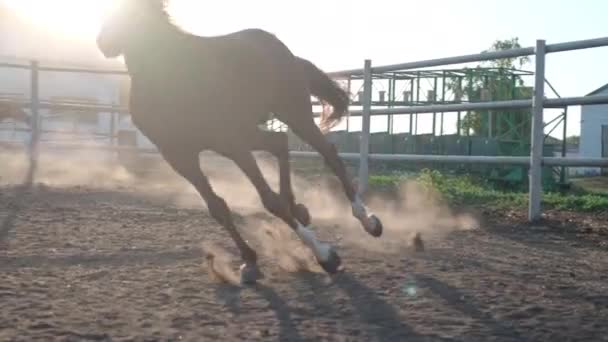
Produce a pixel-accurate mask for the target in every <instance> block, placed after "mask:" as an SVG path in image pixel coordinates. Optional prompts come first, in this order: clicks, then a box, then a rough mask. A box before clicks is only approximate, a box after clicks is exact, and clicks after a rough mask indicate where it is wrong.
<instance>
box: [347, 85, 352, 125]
mask: <svg viewBox="0 0 608 342" xmlns="http://www.w3.org/2000/svg"><path fill="white" fill-rule="evenodd" d="M351 83H352V76H350V75H349V76H348V81H346V88H347V89H348V97H349V98H350V90H351V87H352V85H351ZM346 132H350V116H348V115H347V116H346Z"/></svg>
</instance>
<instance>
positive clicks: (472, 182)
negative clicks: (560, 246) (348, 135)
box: [370, 170, 608, 212]
mask: <svg viewBox="0 0 608 342" xmlns="http://www.w3.org/2000/svg"><path fill="white" fill-rule="evenodd" d="M406 180H412V181H415V182H417V183H418V184H420V185H421V186H423V187H424V188H426V189H429V190H434V191H436V192H438V193H439V194H441V196H442V198H443V200H445V201H446V202H447V203H448V204H451V205H459V206H460V205H464V206H480V205H483V206H484V207H496V208H525V207H526V206H527V205H528V193H527V192H524V191H509V190H505V189H500V188H498V187H497V186H495V185H494V184H492V183H490V182H487V181H485V180H483V179H479V178H475V177H472V176H462V175H458V176H456V175H446V174H443V173H441V172H439V171H436V170H422V171H421V172H420V173H417V174H409V175H408V174H394V175H372V176H371V177H370V189H372V190H374V191H379V192H391V191H396V190H397V189H398V186H399V184H400V183H402V182H403V181H406ZM543 205H544V206H545V207H546V208H554V209H560V210H569V211H582V212H604V211H608V194H605V193H594V192H589V191H586V190H577V191H570V192H565V193H559V192H549V193H544V194H543Z"/></svg>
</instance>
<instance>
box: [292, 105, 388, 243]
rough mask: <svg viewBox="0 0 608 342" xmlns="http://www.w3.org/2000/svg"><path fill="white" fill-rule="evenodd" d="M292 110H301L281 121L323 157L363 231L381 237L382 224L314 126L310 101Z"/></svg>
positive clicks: (336, 152)
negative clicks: (340, 184)
mask: <svg viewBox="0 0 608 342" xmlns="http://www.w3.org/2000/svg"><path fill="white" fill-rule="evenodd" d="M294 108H298V109H300V108H302V109H300V110H299V111H298V110H296V109H291V112H289V113H290V114H291V115H289V116H286V117H285V118H284V119H283V118H282V120H283V121H284V122H286V123H287V124H288V125H289V127H290V128H291V129H292V130H293V131H294V133H295V134H297V135H298V136H299V137H300V138H301V139H302V140H304V141H305V142H307V143H308V144H310V145H311V146H312V147H313V148H314V149H315V150H317V152H319V153H320V154H321V155H322V156H323V159H324V160H325V163H326V165H328V166H329V167H330V168H331V169H332V171H333V172H334V174H335V175H336V176H337V177H338V178H339V179H340V182H341V183H342V186H343V188H344V192H345V194H346V197H348V199H349V200H350V202H351V206H352V212H353V216H354V217H355V218H357V219H358V220H359V221H360V222H361V224H362V225H363V228H364V229H365V231H367V232H368V233H369V234H370V235H372V236H374V237H379V236H381V235H382V230H383V227H382V222H381V221H380V219H379V218H378V217H377V216H376V215H374V214H372V213H370V212H369V210H368V209H367V208H366V207H365V205H364V204H363V200H362V199H361V196H360V195H359V194H358V193H357V191H356V190H355V187H354V185H353V182H352V180H351V179H350V177H349V175H348V173H347V171H346V166H345V165H344V162H343V161H342V159H340V157H339V156H338V151H337V150H336V148H335V147H334V145H333V144H331V143H330V142H329V141H327V139H326V138H325V136H324V135H323V133H322V132H321V130H320V129H319V127H318V126H317V125H316V124H315V122H314V120H313V116H312V113H311V110H310V109H309V108H310V101H308V104H307V105H306V106H304V105H302V106H296V107H294ZM305 108H308V109H305Z"/></svg>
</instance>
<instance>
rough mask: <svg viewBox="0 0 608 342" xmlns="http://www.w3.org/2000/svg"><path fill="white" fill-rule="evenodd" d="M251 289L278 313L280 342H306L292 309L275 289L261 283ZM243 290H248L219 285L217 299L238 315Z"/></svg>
mask: <svg viewBox="0 0 608 342" xmlns="http://www.w3.org/2000/svg"><path fill="white" fill-rule="evenodd" d="M251 289H253V290H254V291H255V292H256V293H257V294H258V295H260V296H261V297H262V298H264V300H266V301H267V302H268V304H269V305H270V308H271V310H272V311H274V312H275V313H276V317H277V320H278V321H279V336H278V340H279V341H294V342H300V341H304V338H303V337H302V336H301V335H300V333H299V331H298V327H297V326H296V324H295V322H294V320H293V317H292V310H291V308H290V307H289V305H288V304H287V302H285V300H284V299H283V298H281V296H280V295H279V294H278V293H277V292H276V291H275V290H274V289H272V288H271V287H268V286H266V285H263V284H261V283H258V284H256V285H255V286H253V287H251ZM243 290H246V288H243V287H239V286H235V285H230V284H222V285H218V286H217V287H216V297H217V299H218V300H221V301H223V302H224V305H226V307H227V308H228V309H229V310H230V311H231V312H232V313H233V314H235V315H238V314H240V313H241V307H240V294H241V292H242V291H243Z"/></svg>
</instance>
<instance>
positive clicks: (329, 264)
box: [319, 248, 342, 274]
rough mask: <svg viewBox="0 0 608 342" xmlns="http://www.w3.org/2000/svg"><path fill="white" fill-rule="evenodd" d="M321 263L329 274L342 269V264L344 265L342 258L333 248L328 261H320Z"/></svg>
mask: <svg viewBox="0 0 608 342" xmlns="http://www.w3.org/2000/svg"><path fill="white" fill-rule="evenodd" d="M319 265H321V267H323V270H325V272H327V273H329V274H335V273H338V271H340V266H341V265H342V259H340V256H339V255H338V253H337V252H336V251H335V250H334V249H333V248H332V249H330V250H329V257H328V258H327V260H326V261H319Z"/></svg>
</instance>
